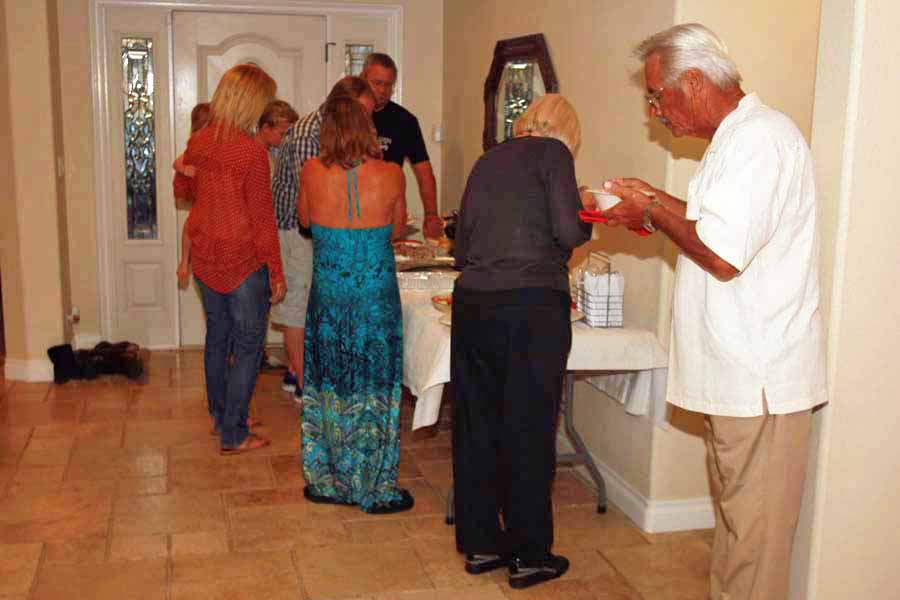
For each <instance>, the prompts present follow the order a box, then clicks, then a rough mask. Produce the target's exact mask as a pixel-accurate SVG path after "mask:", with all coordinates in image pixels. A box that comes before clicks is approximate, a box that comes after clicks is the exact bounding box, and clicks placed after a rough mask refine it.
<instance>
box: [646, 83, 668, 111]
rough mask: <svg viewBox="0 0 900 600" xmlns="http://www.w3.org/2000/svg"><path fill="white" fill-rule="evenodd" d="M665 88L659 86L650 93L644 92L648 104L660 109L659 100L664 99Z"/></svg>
mask: <svg viewBox="0 0 900 600" xmlns="http://www.w3.org/2000/svg"><path fill="white" fill-rule="evenodd" d="M664 89H665V88H659V89H658V90H656V91H655V92H650V93H649V94H644V100H646V101H647V104H649V105H650V106H652V107H653V108H655V109H656V110H660V108H659V101H660V100H662V95H663V90H664Z"/></svg>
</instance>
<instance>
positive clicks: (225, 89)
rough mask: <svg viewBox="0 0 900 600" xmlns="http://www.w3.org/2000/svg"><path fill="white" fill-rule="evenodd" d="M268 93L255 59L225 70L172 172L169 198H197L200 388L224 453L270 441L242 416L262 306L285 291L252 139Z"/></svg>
mask: <svg viewBox="0 0 900 600" xmlns="http://www.w3.org/2000/svg"><path fill="white" fill-rule="evenodd" d="M275 90H276V85H275V81H274V80H273V79H272V78H271V77H269V76H268V75H267V74H266V73H265V71H263V70H262V69H260V68H259V67H257V66H255V65H237V66H235V67H232V68H231V69H229V70H228V71H227V72H226V73H225V75H223V76H222V81H221V82H220V83H219V85H218V87H217V88H216V92H215V94H213V98H212V102H211V104H210V123H209V125H207V126H206V127H205V128H204V129H202V130H200V131H198V132H197V133H196V134H194V135H192V136H191V138H190V140H189V141H188V147H187V150H186V151H185V153H184V164H185V165H193V166H194V167H196V176H195V177H193V178H191V177H185V176H184V175H182V174H176V175H175V184H174V185H175V197H184V196H186V195H187V194H188V193H189V194H190V195H191V196H192V197H193V198H194V204H193V207H192V208H191V214H190V216H189V217H188V220H187V224H186V227H187V231H188V236H189V237H190V240H191V262H192V263H193V268H194V277H195V279H196V280H197V285H198V287H199V288H200V292H201V295H202V297H203V307H204V309H205V311H206V346H205V348H204V366H205V370H206V395H207V399H208V405H209V412H210V416H211V417H212V418H213V421H214V424H215V429H216V432H217V433H218V435H220V436H221V453H222V454H238V453H241V452H246V451H248V450H255V449H257V448H262V447H264V446H266V445H268V444H269V441H268V440H266V439H264V438H262V437H260V436H258V435H256V434H253V433H250V430H249V427H248V426H247V416H248V406H249V402H250V396H251V395H252V394H253V387H254V386H255V385H256V375H257V372H258V371H259V362H260V358H261V356H262V351H263V344H264V342H265V337H266V330H267V328H268V326H267V314H268V311H269V304H270V302H271V303H273V304H275V303H278V302H280V301H281V300H282V298H284V294H285V291H286V287H285V281H284V272H283V270H282V266H281V251H280V248H279V245H278V232H277V229H276V227H275V215H274V211H273V209H272V190H271V187H270V185H269V159H268V156H267V155H266V151H265V149H264V148H263V146H262V145H261V144H259V143H258V142H256V141H255V140H254V139H253V133H254V129H255V127H256V124H257V121H258V120H259V117H260V115H261V114H262V112H263V110H264V109H265V107H266V105H267V104H268V103H269V102H270V101H271V100H272V99H273V98H274V96H275Z"/></svg>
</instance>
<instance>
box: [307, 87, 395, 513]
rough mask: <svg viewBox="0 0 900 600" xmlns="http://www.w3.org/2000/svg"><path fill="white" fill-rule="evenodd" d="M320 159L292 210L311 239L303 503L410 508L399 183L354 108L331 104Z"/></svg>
mask: <svg viewBox="0 0 900 600" xmlns="http://www.w3.org/2000/svg"><path fill="white" fill-rule="evenodd" d="M321 148H322V150H321V155H320V157H319V158H316V159H312V160H309V161H307V163H306V164H305V165H304V168H303V171H302V173H301V185H300V188H301V191H300V200H299V203H298V214H299V216H300V221H301V223H302V224H303V225H304V226H308V227H310V229H311V231H312V235H313V279H312V287H311V289H310V297H309V303H308V309H307V317H306V333H305V339H304V355H305V360H304V369H303V417H302V428H301V431H302V452H303V475H304V478H305V479H306V483H307V487H306V489H305V490H304V494H305V496H306V497H307V498H308V499H309V500H311V501H313V502H323V503H332V504H348V505H359V506H360V508H362V510H363V511H366V512H370V513H387V512H397V511H400V510H408V509H409V508H412V505H413V498H412V496H411V495H410V494H409V493H408V492H407V491H406V490H402V489H400V488H398V487H397V471H398V466H399V460H400V432H399V428H400V396H401V389H400V386H401V381H402V375H403V319H402V316H401V312H400V292H399V289H398V287H397V276H396V266H395V264H394V253H393V248H392V246H391V239H392V237H393V236H395V235H397V234H399V232H401V231H402V230H403V228H404V226H405V222H406V206H405V200H404V189H403V175H402V172H401V171H400V169H399V168H398V167H396V165H393V164H391V163H386V162H383V161H381V160H379V158H378V157H380V148H379V146H378V143H377V141H376V137H375V134H374V127H373V126H372V125H371V121H370V119H369V117H368V115H367V114H366V112H365V109H364V107H363V105H361V104H360V103H359V102H357V101H356V100H354V99H351V98H336V99H333V100H329V101H328V103H326V105H325V107H324V109H323V121H322V133H321Z"/></svg>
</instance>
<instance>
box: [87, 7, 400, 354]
mask: <svg viewBox="0 0 900 600" xmlns="http://www.w3.org/2000/svg"><path fill="white" fill-rule="evenodd" d="M89 3H90V5H89V22H90V35H91V57H92V60H91V89H92V100H93V111H92V116H93V119H94V186H95V190H96V210H97V261H98V263H99V264H98V265H97V288H98V289H97V291H98V295H99V299H100V336H101V338H102V339H109V336H110V334H111V332H112V322H113V294H114V291H113V280H112V274H113V272H114V270H113V265H112V257H111V256H110V243H109V239H110V238H109V235H110V221H111V219H112V217H111V215H110V209H109V206H110V198H109V189H108V186H107V182H108V181H110V180H111V177H112V176H113V173H111V172H110V168H109V164H110V163H109V157H110V154H111V149H110V114H109V113H110V111H109V96H108V93H107V92H108V83H109V82H108V81H107V78H106V69H105V66H106V65H107V61H108V60H109V56H108V48H109V46H108V41H109V40H108V39H107V32H106V25H105V24H106V16H107V12H108V11H109V10H110V9H114V8H117V7H130V8H135V7H137V8H162V9H168V10H169V15H168V18H167V28H166V40H165V44H166V47H167V49H168V55H169V61H168V62H169V69H168V71H169V81H168V88H169V94H168V98H165V99H162V98H161V99H160V101H166V102H168V106H169V111H168V112H169V122H168V123H158V126H160V127H168V128H169V140H170V143H171V145H172V148H170V150H171V152H172V156H177V154H178V153H177V152H176V149H175V148H174V145H175V122H174V119H175V111H174V108H175V86H174V81H173V78H174V76H175V74H174V71H173V67H174V64H173V62H174V56H173V52H174V42H173V36H172V12H174V11H176V10H185V11H186V10H194V11H211V12H236V13H265V14H285V15H303V16H324V17H325V23H326V25H325V35H326V38H327V40H329V41H330V40H331V39H333V37H334V17H335V16H337V15H354V16H375V17H383V18H386V19H387V22H388V47H387V52H388V53H389V54H390V55H391V56H392V57H393V59H394V60H395V61H396V63H397V67H398V71H399V73H400V74H402V73H403V65H402V62H401V61H402V57H403V7H402V6H400V5H389V4H385V5H379V4H365V3H358V4H357V3H346V2H334V1H332V2H328V1H325V2H314V1H310V0H260V1H259V2H254V3H253V4H249V3H247V2H246V0H180V1H177V2H175V1H172V0H89ZM329 83H330V82H329ZM394 95H395V97H396V101H397V102H401V103H402V101H403V79H402V75H401V76H400V77H398V79H397V86H396V89H395V92H394ZM162 172H165V169H158V170H157V173H162ZM157 189H159V186H157ZM173 215H174V216H173V218H174V219H176V224H177V218H178V217H177V215H175V213H174V212H173ZM171 287H172V290H171V294H172V300H173V305H174V306H175V332H174V336H173V338H172V339H175V340H177V341H178V346H180V345H181V327H180V323H181V314H180V313H181V306H180V303H179V300H178V287H177V286H176V285H175V283H174V281H173V282H172V286H171Z"/></svg>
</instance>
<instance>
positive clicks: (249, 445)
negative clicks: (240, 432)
mask: <svg viewBox="0 0 900 600" xmlns="http://www.w3.org/2000/svg"><path fill="white" fill-rule="evenodd" d="M271 443H272V442H270V441H269V440H267V439H266V438H264V437H260V436H258V435H256V434H255V433H251V434H250V435H248V436H247V437H246V438H244V441H243V442H241V444H240V445H239V446H235V447H234V448H220V449H219V454H221V455H222V456H232V455H234V454H243V453H244V452H250V451H251V450H259V449H260V448H265V447H266V446H268V445H269V444H271Z"/></svg>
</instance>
